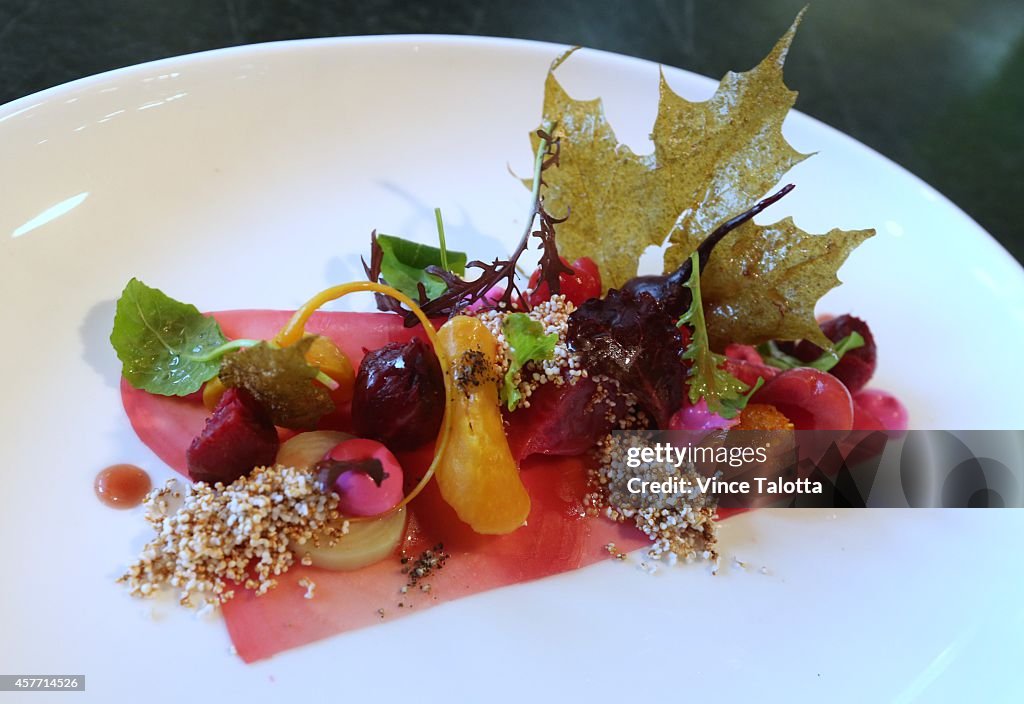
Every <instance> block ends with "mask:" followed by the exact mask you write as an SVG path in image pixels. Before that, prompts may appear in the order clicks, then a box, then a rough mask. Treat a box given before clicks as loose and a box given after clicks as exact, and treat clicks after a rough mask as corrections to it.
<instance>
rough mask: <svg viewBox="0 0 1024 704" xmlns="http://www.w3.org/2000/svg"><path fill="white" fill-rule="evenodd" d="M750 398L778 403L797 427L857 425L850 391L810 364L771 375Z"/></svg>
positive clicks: (753, 400) (842, 427) (825, 427)
mask: <svg viewBox="0 0 1024 704" xmlns="http://www.w3.org/2000/svg"><path fill="white" fill-rule="evenodd" d="M750 400H751V402H753V403H768V404H771V405H773V406H775V407H776V408H777V409H779V411H780V412H781V413H782V414H783V415H784V416H786V417H787V418H789V419H790V420H791V421H792V422H793V425H795V426H796V429H797V430H850V429H851V428H853V423H854V409H853V399H852V398H851V397H850V392H849V391H847V390H846V387H845V386H844V385H843V384H841V383H840V382H839V381H838V380H837V379H836V378H835V377H833V376H832V375H830V374H827V373H825V372H820V371H818V370H817V369H811V368H810V367H799V368H797V369H788V370H786V371H784V372H782V373H780V374H779V375H778V376H776V377H774V378H772V379H769V380H768V381H767V382H765V385H764V386H762V387H761V389H760V390H759V391H757V392H756V393H755V394H754V395H753V397H752V398H751V399H750Z"/></svg>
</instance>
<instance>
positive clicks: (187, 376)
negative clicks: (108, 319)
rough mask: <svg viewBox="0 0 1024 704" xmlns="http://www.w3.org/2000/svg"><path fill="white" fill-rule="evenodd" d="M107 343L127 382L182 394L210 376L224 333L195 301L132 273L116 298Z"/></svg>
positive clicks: (217, 362)
mask: <svg viewBox="0 0 1024 704" xmlns="http://www.w3.org/2000/svg"><path fill="white" fill-rule="evenodd" d="M110 343H111V344H112V345H113V346H114V350H115V351H116V352H117V357H118V359H120V360H121V364H122V370H121V373H122V374H123V375H124V378H125V379H127V380H128V383H130V384H131V385H132V386H134V387H135V388H137V389H143V390H145V391H149V392H150V393H154V394H160V395H163V396H187V395H189V394H191V393H194V392H196V391H198V390H199V389H200V388H201V387H202V385H203V384H204V383H205V382H206V381H208V380H209V379H211V378H213V377H214V376H216V374H217V370H218V369H220V355H219V352H220V351H221V350H220V348H221V347H222V346H223V345H225V344H226V343H227V339H226V338H225V337H224V333H223V332H221V329H220V326H219V325H218V324H217V321H216V320H214V319H213V318H208V317H206V316H205V315H203V314H202V313H200V312H199V310H198V309H197V308H196V307H195V306H193V305H189V304H187V303H181V302H180V301H176V300H174V299H173V298H171V297H170V296H168V295H167V294H165V293H164V292H163V291H161V290H160V289H156V288H151V287H149V286H147V285H146V284H144V283H142V282H141V281H139V280H138V279H134V278H133V279H132V280H131V281H129V282H128V284H127V285H126V286H125V287H124V291H123V292H122V293H121V297H120V298H119V299H118V301H117V310H116V312H115V314H114V329H113V331H112V332H111V333H110Z"/></svg>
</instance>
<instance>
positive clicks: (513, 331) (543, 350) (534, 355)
mask: <svg viewBox="0 0 1024 704" xmlns="http://www.w3.org/2000/svg"><path fill="white" fill-rule="evenodd" d="M502 331H503V332H504V333H505V342H506V343H508V346H509V352H510V355H509V365H508V371H507V372H505V385H504V386H503V387H502V390H501V391H502V393H501V395H502V399H503V400H504V401H505V403H506V404H507V405H508V410H510V411H513V410H515V408H516V406H517V405H519V401H520V400H522V394H521V393H520V391H519V387H518V386H517V385H516V383H515V381H514V377H515V375H516V374H517V373H518V372H519V371H520V370H521V369H522V368H523V367H524V366H526V363H527V362H540V361H543V360H545V359H550V358H551V356H552V355H553V354H554V352H555V345H556V344H557V343H558V335H556V334H555V333H553V332H552V333H545V332H544V326H543V325H542V324H541V323H540V321H538V320H534V319H533V318H531V317H530V316H528V315H527V314H526V313H509V314H508V315H506V316H505V321H504V323H502Z"/></svg>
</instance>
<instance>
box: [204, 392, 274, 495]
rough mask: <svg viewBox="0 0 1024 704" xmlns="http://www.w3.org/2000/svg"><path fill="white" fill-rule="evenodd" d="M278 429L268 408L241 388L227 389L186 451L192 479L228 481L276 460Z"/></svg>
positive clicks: (225, 482) (212, 481)
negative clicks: (265, 408) (263, 406)
mask: <svg viewBox="0 0 1024 704" xmlns="http://www.w3.org/2000/svg"><path fill="white" fill-rule="evenodd" d="M279 444H280V443H279V441H278V438H277V429H276V428H275V427H274V424H273V423H271V422H270V417H269V416H268V415H267V413H266V411H264V410H263V408H262V407H261V406H260V405H259V403H257V402H256V400H255V399H254V398H253V397H252V396H250V395H249V393H248V392H246V391H243V390H242V389H228V390H227V391H226V392H224V395H223V396H221V399H220V402H219V403H218V404H217V407H216V408H215V409H214V410H213V415H211V416H210V417H209V418H208V419H207V420H206V425H205V426H204V427H203V431H202V432H201V433H200V434H199V435H198V436H196V438H195V439H194V440H192V444H191V445H190V446H189V448H188V452H187V453H186V460H187V462H188V474H189V476H190V477H191V478H192V480H193V481H197V482H208V483H210V484H213V483H215V482H223V483H224V484H229V483H231V482H233V481H234V480H236V479H238V478H239V477H241V476H244V475H246V474H248V473H249V472H251V471H252V469H253V467H261V466H266V465H271V464H273V463H274V458H275V457H276V456H277V448H278V446H279Z"/></svg>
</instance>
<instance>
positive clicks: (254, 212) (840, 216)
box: [0, 37, 1024, 702]
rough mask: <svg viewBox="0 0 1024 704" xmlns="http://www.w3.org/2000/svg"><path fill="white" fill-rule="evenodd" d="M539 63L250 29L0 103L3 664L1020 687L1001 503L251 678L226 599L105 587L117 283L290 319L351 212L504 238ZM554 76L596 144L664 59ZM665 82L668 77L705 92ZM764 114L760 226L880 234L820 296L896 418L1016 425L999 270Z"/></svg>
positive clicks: (635, 582) (121, 555)
mask: <svg viewBox="0 0 1024 704" xmlns="http://www.w3.org/2000/svg"><path fill="white" fill-rule="evenodd" d="M768 48H769V47H767V46H766V47H765V51H767V50H768ZM559 51H560V48H559V47H555V46H551V45H544V44H536V43H526V42H513V41H497V40H487V39H466V38H443V37H441V38H439V37H390V38H360V39H346V40H324V41H310V42H299V43H284V44H271V45H263V46H256V47H243V48H239V49H230V50H225V51H218V52H213V53H208V54H199V55H194V56H188V57H183V58H178V59H171V60H167V61H162V62H158V63H153V64H147V65H142V66H137V67H134V68H130V69H125V70H121V71H116V72H113V73H109V74H104V75H101V76H97V77H93V78H89V79H85V80H82V81H78V82H75V83H71V84H69V85H66V86H61V87H59V88H55V89H52V90H49V91H46V92H44V93H40V94H38V95H34V96H30V97H28V98H24V99H22V100H19V101H17V102H15V103H12V104H9V105H7V106H4V107H2V108H0V155H2V158H0V183H2V184H3V187H2V193H3V197H2V200H0V266H2V275H0V292H2V295H3V300H4V305H3V309H2V313H0V315H2V323H3V324H2V327H0V329H2V330H3V331H4V351H3V359H4V365H3V367H4V374H3V378H4V389H3V392H2V394H0V408H2V409H3V412H2V418H3V426H2V430H0V433H2V438H3V444H2V448H3V451H2V457H3V463H2V468H0V476H2V477H3V483H2V487H3V488H2V491H0V537H2V539H3V541H4V551H3V561H2V562H0V575H2V578H3V592H4V597H3V601H2V605H0V624H2V626H0V667H2V670H3V672H6V673H47V674H56V673H76V674H85V675H86V676H87V682H88V686H87V692H86V693H85V694H84V695H76V697H75V698H76V701H78V700H88V701H98V702H100V701H101V702H113V701H140V700H150V701H181V700H182V698H183V697H193V698H198V700H204V699H206V698H207V696H209V697H212V696H213V694H214V693H216V695H217V697H218V699H220V700H224V699H225V697H227V699H228V700H229V701H242V698H243V697H246V698H247V700H250V701H259V700H264V699H266V700H270V699H278V700H279V699H280V698H281V697H282V696H288V697H292V696H296V695H298V694H300V693H302V692H320V693H321V695H320V696H324V695H327V696H337V697H339V698H342V697H344V698H345V699H347V700H352V699H354V700H357V701H359V700H361V701H367V700H369V698H370V697H373V698H376V699H377V700H380V701H395V700H398V698H399V697H401V698H402V699H403V700H411V701H433V700H451V701H522V700H524V699H526V698H530V697H532V698H534V699H539V700H540V701H553V700H555V699H556V698H557V699H564V700H567V701H576V700H582V699H583V697H587V698H588V699H589V698H594V697H595V696H596V697H597V699H599V700H604V699H612V698H615V699H618V698H620V697H633V696H638V695H639V696H641V697H644V698H646V696H645V693H646V692H656V691H660V692H666V691H667V692H670V693H671V694H672V695H673V699H678V700H682V699H684V698H686V699H692V698H695V697H697V698H699V697H702V696H706V695H711V696H715V697H724V698H725V699H726V700H729V699H733V698H740V697H742V698H747V697H753V696H757V697H758V698H760V699H765V700H768V701H772V700H776V699H783V698H784V699H787V700H791V701H797V700H799V701H851V702H852V701H881V700H895V701H913V700H915V699H916V698H918V697H920V698H922V700H928V701H934V700H947V699H948V700H950V701H954V700H962V699H963V698H964V697H965V696H967V697H969V698H970V700H975V699H979V700H980V699H981V698H984V697H985V695H990V696H991V697H992V698H993V699H994V700H1006V701H1011V700H1019V698H1020V697H1021V696H1022V695H1024V692H1022V690H1021V687H1022V685H1021V681H1020V677H1019V656H1020V654H1021V652H1024V648H1022V636H1021V633H1022V632H1024V607H1022V606H1021V602H1020V598H1019V597H1020V592H1021V586H1022V584H1024V567H1022V562H1021V550H1020V547H1019V542H1018V541H1019V539H1020V536H1021V535H1022V533H1024V531H1022V529H1024V513H1022V512H1020V511H974V512H965V511H878V510H876V511H870V512H866V511H865V512H859V513H846V512H841V511H837V512H795V511H789V512H774V513H773V512H767V511H763V512H759V513H756V514H752V515H746V516H742V517H739V518H737V519H733V520H730V521H728V522H727V523H726V525H725V526H724V528H723V534H724V539H723V544H724V554H725V556H726V557H725V559H724V560H723V567H722V569H721V571H720V572H719V574H718V576H717V577H712V576H711V575H710V572H709V569H708V568H707V567H706V566H692V567H688V568H677V569H673V570H662V571H661V572H660V573H658V574H657V575H654V576H649V575H647V574H644V573H641V572H640V571H639V570H638V569H635V568H634V567H630V566H627V565H623V564H618V563H615V564H612V563H608V564H602V565H599V566H596V567H593V568H590V569H586V570H583V571H580V572H577V573H573V574H568V575H563V576H560V577H556V578H553V579H548V580H543V581H540V582H536V583H532V584H528V585H521V586H517V587H513V588H508V589H503V590H500V591H496V592H491V593H488V594H485V595H482V596H478V597H473V598H469V599H465V600H462V601H458V602H455V603H451V604H448V605H445V606H443V607H440V608H437V609H433V610H431V611H429V612H427V613H423V614H420V615H417V616H413V617H410V618H407V619H403V620H401V621H400V622H394V623H384V624H383V625H381V626H379V627H375V628H370V629H367V630H364V631H360V632H357V633H353V634H349V635H345V636H342V637H337V638H334V639H331V640H328V641H325V642H322V643H319V644H317V645H315V646H312V647H307V648H303V649H299V650H295V651H291V652H288V653H285V654H283V655H280V656H278V657H275V658H273V659H271V660H269V661H266V662H262V663H259V664H256V665H253V666H246V665H243V664H242V663H241V662H240V661H239V660H238V659H237V658H235V657H234V656H232V655H231V654H230V652H229V642H228V638H227V634H226V632H225V630H224V628H223V624H222V623H220V622H219V621H218V620H214V621H212V622H207V621H203V620H199V619H196V618H194V617H192V616H190V615H189V614H187V613H185V612H183V611H182V610H179V609H176V608H174V607H173V606H172V604H171V603H170V602H168V601H164V602H157V603H156V604H150V603H148V602H146V603H144V602H139V601H136V600H133V599H131V598H129V597H128V596H127V595H126V594H125V593H124V590H122V589H121V588H119V587H116V586H115V585H114V584H113V579H114V578H115V577H116V576H117V575H118V574H119V570H121V569H122V568H123V566H124V565H125V564H126V563H127V562H128V561H129V560H130V559H131V557H132V555H133V553H134V551H136V550H137V549H138V548H139V547H140V546H141V544H142V542H143V540H144V538H145V528H144V525H143V522H142V518H141V515H140V514H139V512H138V511H129V512H117V511H112V510H110V509H107V508H104V507H103V506H101V505H100V504H99V503H98V502H97V501H96V500H95V498H94V497H93V494H92V488H91V483H92V480H93V477H94V475H95V472H96V471H97V470H99V469H100V468H102V467H104V466H106V465H107V464H110V463H113V462H119V461H129V462H136V463H139V464H141V465H143V466H145V467H147V468H149V469H150V470H152V473H153V475H154V476H155V477H156V478H157V479H158V480H159V479H161V478H163V477H165V476H168V475H169V474H170V470H168V469H166V468H165V467H163V466H161V465H160V463H159V462H158V461H157V460H156V459H155V458H154V457H153V455H152V454H151V453H150V452H149V451H148V450H147V449H146V448H145V447H143V446H142V445H141V444H140V443H139V442H138V440H137V439H136V438H135V436H134V435H133V433H132V431H131V429H130V428H129V426H128V422H127V420H126V419H125V417H124V415H123V413H122V411H121V407H120V402H119V397H118V392H117V378H118V365H117V362H116V359H115V357H114V355H113V352H112V351H111V350H110V348H109V345H108V343H107V335H108V334H109V328H110V322H111V319H112V314H113V301H114V299H115V298H116V297H117V295H118V294H119V292H120V290H121V287H122V286H123V285H124V283H125V281H127V279H128V278H130V277H132V276H138V277H140V278H142V279H143V280H145V281H146V282H148V283H149V284H151V285H155V286H159V287H161V288H163V289H165V290H166V291H168V292H169V293H170V294H171V295H174V296H177V297H179V298H182V299H184V300H188V301H190V302H195V303H196V304H198V305H199V306H200V307H201V308H205V309H223V308H235V307H243V308H244V307H250V308H259V307H276V308H289V307H294V306H296V305H297V304H299V303H300V302H302V301H303V300H304V299H305V298H306V297H307V296H308V295H309V294H310V293H312V292H314V291H315V290H317V289H319V288H320V287H321V286H322V285H325V284H328V283H329V282H338V281H343V280H348V279H353V278H359V276H360V269H359V267H358V264H357V262H358V260H357V255H358V254H360V253H362V252H364V251H365V249H366V244H367V236H368V233H369V231H370V230H371V228H378V229H380V230H382V231H385V232H392V233H400V234H403V235H406V236H411V237H417V238H423V239H430V238H431V237H432V236H433V215H432V208H433V207H434V206H440V207H441V208H442V210H443V212H444V214H445V217H446V219H447V222H448V233H449V242H450V244H451V245H452V246H455V247H459V248H465V249H469V250H470V251H471V252H472V253H473V254H474V255H492V254H498V253H501V252H504V251H505V250H506V248H507V246H508V245H509V244H510V243H511V242H512V241H513V240H514V238H515V237H516V234H517V233H519V232H520V230H521V228H522V225H523V223H522V218H523V216H524V211H525V209H526V206H527V202H526V201H527V198H528V194H527V193H526V192H525V191H524V190H523V189H522V187H521V186H520V185H519V184H518V183H517V182H516V181H515V180H514V179H513V178H512V177H511V176H509V174H508V171H507V169H506V165H511V167H512V168H513V169H514V170H516V171H517V172H519V173H523V172H525V171H526V170H527V169H528V166H529V163H530V150H529V145H528V142H527V133H528V131H529V130H530V129H531V128H532V127H534V126H535V125H536V123H537V121H538V117H539V112H540V104H541V95H542V82H543V78H544V74H545V71H546V69H547V65H548V63H549V62H550V60H551V59H552V58H554V57H555V56H557V55H558V53H559ZM801 60H802V57H801V56H800V55H799V52H797V53H796V54H794V55H793V56H791V58H790V61H791V62H799V61H801ZM738 68H743V67H738ZM560 76H561V78H562V81H563V83H564V85H565V86H566V87H567V89H568V90H569V91H570V92H571V93H572V94H574V95H576V96H578V97H592V96H595V95H598V94H600V95H602V96H603V97H604V98H605V104H606V107H607V112H608V115H609V117H610V119H611V121H612V123H613V125H615V127H616V128H617V131H618V132H619V134H620V136H621V137H622V138H623V139H624V140H625V141H627V142H628V143H629V144H630V145H631V146H633V147H634V148H635V149H637V150H646V148H647V147H646V145H645V142H646V135H647V132H648V130H649V128H650V126H651V124H652V121H653V118H654V114H655V108H656V98H657V67H656V66H655V65H653V64H650V63H647V62H643V61H639V60H634V59H628V58H623V57H619V56H614V55H610V54H604V53H599V52H592V51H584V52H579V53H578V54H577V55H576V56H575V57H574V58H573V59H572V60H571V61H570V62H569V63H568V64H567V65H565V66H564V67H563V68H562V69H561V70H560ZM667 76H668V78H669V80H670V82H671V83H672V85H673V86H674V87H675V88H676V89H677V90H678V91H680V92H681V93H682V94H683V95H685V96H687V97H689V98H691V99H701V98H704V97H706V96H707V95H709V94H710V91H711V90H712V87H713V83H712V82H710V81H709V80H707V79H705V78H701V77H698V76H695V75H693V74H689V73H686V72H683V71H678V70H674V69H667ZM786 133H787V135H788V137H789V138H790V140H791V141H792V142H793V144H794V145H795V146H796V147H797V148H798V149H800V150H801V151H818V152H819V154H818V155H817V156H815V157H814V158H812V159H809V160H808V161H806V162H805V163H803V164H801V165H800V166H798V167H797V168H796V169H794V171H793V172H792V173H791V174H790V176H789V177H788V178H787V180H788V181H793V182H795V183H796V184H797V185H798V188H797V190H796V191H795V192H794V193H793V194H792V195H791V196H789V197H787V198H786V199H785V200H784V201H783V202H782V203H780V204H779V205H778V206H775V207H774V208H772V210H771V212H770V217H771V218H773V219H774V218H778V217H781V216H783V215H786V214H790V213H791V214H793V215H794V216H795V217H796V219H797V222H798V224H800V225H801V226H803V227H804V228H806V229H809V230H812V231H824V230H826V229H828V228H830V227H833V226H843V227H876V228H877V229H878V236H877V237H875V238H874V239H873V240H870V241H869V242H867V243H866V244H865V245H863V247H861V249H859V250H858V251H857V252H855V253H854V255H853V256H852V257H851V259H850V261H849V262H848V264H847V265H846V267H845V268H844V269H843V271H842V278H843V279H845V280H846V281H848V282H849V283H848V284H846V285H845V286H843V287H841V288H840V289H839V290H837V291H836V292H834V293H833V294H830V296H829V297H828V299H827V301H826V303H825V304H823V306H822V310H831V311H846V310H850V311H852V312H854V313H857V314H859V315H862V316H863V317H865V318H866V319H868V320H869V321H870V322H871V324H872V326H873V328H874V330H875V331H876V336H877V338H878V340H879V344H880V346H881V351H880V355H881V363H880V367H879V372H878V377H877V380H876V384H877V385H879V386H883V387H887V388H890V389H892V390H894V391H896V392H898V393H899V394H900V395H901V396H902V397H903V398H904V399H905V400H906V401H907V403H908V405H909V407H910V409H911V413H912V419H913V424H914V425H915V426H917V427H945V428H968V427H970V428H1003V427H1006V428H1021V427H1024V404H1022V403H1021V401H1020V398H1021V395H1022V394H1021V392H1022V391H1024V388H1022V382H1021V380H1020V378H1019V376H1018V375H1016V374H1015V373H1013V372H1012V371H1011V370H1010V369H1009V368H1008V366H1007V365H1006V364H1003V363H1001V362H1000V361H999V360H1000V359H1002V358H1004V356H1005V355H1007V354H1015V352H1014V351H1019V350H1020V349H1021V348H1024V273H1022V270H1021V268H1020V266H1019V265H1018V264H1016V263H1015V262H1014V261H1013V260H1012V259H1011V258H1010V257H1009V256H1008V255H1007V254H1006V252H1005V251H1004V250H1003V249H1001V248H1000V247H999V246H998V245H997V244H996V243H995V242H994V241H993V240H992V239H991V238H990V237H989V236H988V235H987V234H986V233H985V232H983V231H982V230H981V229H980V228H979V227H978V226H977V225H976V224H975V223H973V222H972V221H971V220H970V219H968V218H967V217H966V216H965V215H964V214H963V213H961V212H960V211H959V210H957V209H956V208H955V207H954V206H952V205H951V204H950V203H949V202H948V201H947V200H945V199H944V198H943V197H942V196H941V195H939V194H938V193H936V192H935V191H934V190H932V189H931V188H930V187H928V186H927V185H925V184H924V183H922V182H920V181H919V180H917V179H916V178H914V177H913V176H911V175H909V174H907V173H906V172H905V171H903V170H902V169H900V168H899V167H897V166H895V165H893V164H892V163H891V162H889V161H887V160H885V159H884V158H882V157H880V156H879V155H878V154H876V153H874V152H872V151H871V150H869V149H867V148H865V147H863V146H862V145H860V144H858V143H857V142H855V141H853V140H852V139H849V138H848V137H845V136H843V135H842V134H840V133H838V132H836V131H834V130H832V129H831V128H828V127H826V126H824V125H822V124H820V123H818V122H816V121H814V120H812V119H810V118H807V117H805V116H803V115H799V114H794V115H792V116H791V118H790V119H789V120H788V122H787V124H786ZM766 215H768V214H766ZM480 258H485V257H484V256H480ZM733 557H736V558H739V559H741V560H743V561H744V562H745V563H746V565H747V567H746V568H745V569H744V568H741V567H739V566H738V565H737V564H735V563H733V561H732V560H733ZM762 566H764V567H766V570H764V572H765V573H762V570H761V567H762ZM203 695H207V696H203ZM7 696H8V697H11V698H12V700H16V701H21V698H17V699H13V698H14V697H16V696H17V695H7ZM36 696H39V697H40V698H41V699H47V698H48V697H46V696H45V695H36ZM60 696H66V695H60ZM0 700H6V699H5V697H4V695H2V694H0ZM60 701H63V699H61V700H60Z"/></svg>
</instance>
